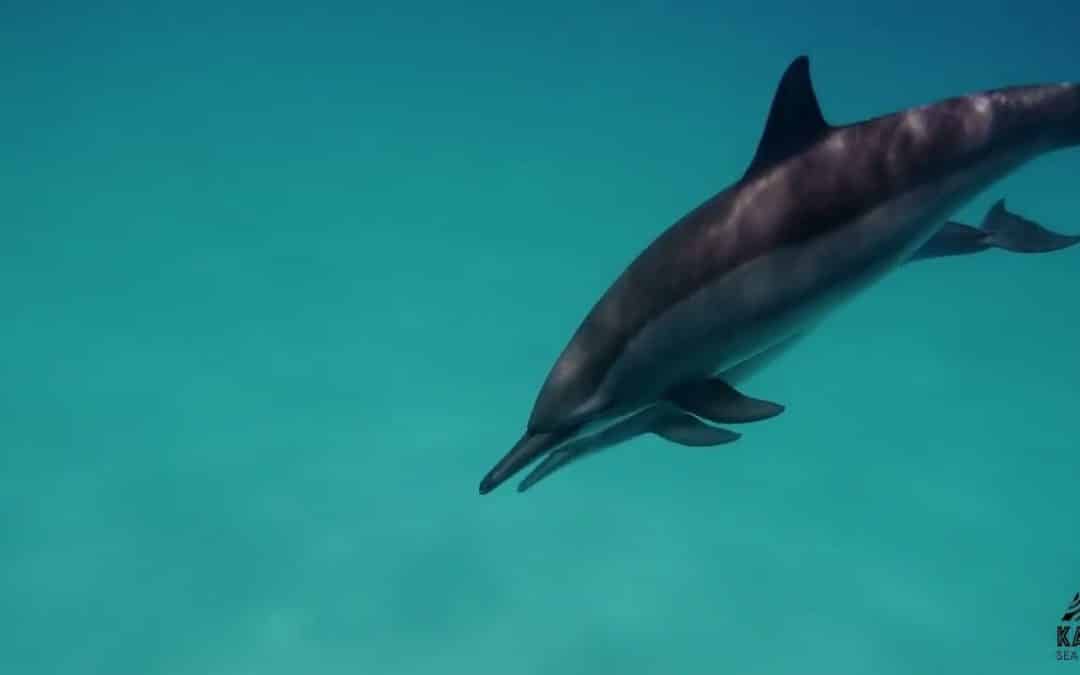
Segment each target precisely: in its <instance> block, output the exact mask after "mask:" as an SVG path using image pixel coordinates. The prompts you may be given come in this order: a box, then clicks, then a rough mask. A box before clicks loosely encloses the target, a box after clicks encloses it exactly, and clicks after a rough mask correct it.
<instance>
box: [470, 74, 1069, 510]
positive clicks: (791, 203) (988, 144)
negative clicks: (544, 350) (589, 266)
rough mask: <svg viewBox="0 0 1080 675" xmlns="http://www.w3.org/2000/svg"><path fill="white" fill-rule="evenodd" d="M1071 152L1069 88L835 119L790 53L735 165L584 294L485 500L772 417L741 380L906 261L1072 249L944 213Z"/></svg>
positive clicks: (1002, 222)
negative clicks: (608, 458) (631, 445)
mask: <svg viewBox="0 0 1080 675" xmlns="http://www.w3.org/2000/svg"><path fill="white" fill-rule="evenodd" d="M1078 144H1080V84H1074V83H1064V84H1048V85H1029V86H1014V87H1006V88H1001V89H995V90H989V91H984V92H979V93H975V94H969V95H966V96H960V97H955V98H950V99H946V100H943V101H940V102H937V103H933V104H929V105H925V106H921V107H917V108H912V109H909V110H905V111H902V112H897V113H893V114H890V115H885V116H882V117H876V118H873V119H870V120H867V121H863V122H859V123H855V124H848V125H831V124H829V123H828V122H827V121H826V119H825V117H824V115H823V113H822V111H821V107H820V105H819V104H818V100H817V96H816V94H815V92H814V87H813V84H812V82H811V78H810V65H809V59H808V58H807V57H805V56H800V57H798V58H797V59H795V60H794V61H793V62H792V63H791V65H790V66H788V68H787V70H786V71H785V73H784V75H783V77H782V78H781V80H780V83H779V86H778V87H777V90H776V93H775V95H774V97H773V101H772V105H771V107H770V110H769V114H768V117H767V119H766V123H765V129H764V132H763V133H762V136H761V140H760V142H759V144H758V148H757V152H756V154H755V155H754V157H753V159H752V161H751V162H750V165H749V167H748V168H747V170H746V172H745V173H744V174H743V175H742V176H741V177H740V178H739V179H738V180H737V181H736V182H735V183H734V184H732V185H730V186H729V187H727V188H725V189H723V190H721V191H720V192H719V193H717V194H715V195H714V196H712V197H711V198H709V199H708V200H706V201H705V202H704V203H702V204H701V205H700V206H698V207H697V208H695V209H694V210H692V211H691V212H689V213H688V214H686V215H685V216H683V217H682V218H681V219H679V220H678V221H677V222H675V224H673V225H672V226H671V227H669V228H668V229H667V230H665V231H664V232H663V233H661V234H660V236H659V237H658V238H657V239H656V240H654V241H653V242H652V243H651V244H650V245H649V246H648V247H647V248H646V249H645V250H644V251H643V252H642V253H641V254H640V255H639V256H638V257H637V258H636V259H635V260H634V261H633V262H631V263H630V265H629V266H628V267H627V268H626V270H625V271H624V272H623V273H622V274H621V275H620V276H619V277H618V278H617V279H616V280H615V282H614V283H613V284H612V285H611V287H610V288H609V289H608V290H607V291H606V292H605V293H604V294H603V295H602V296H601V298H600V299H599V301H597V302H596V304H595V305H594V306H593V308H592V309H591V310H590V312H589V313H588V314H587V316H586V317H585V319H584V321H583V322H582V323H581V325H580V326H579V327H578V329H577V331H576V332H575V333H574V335H573V337H572V338H571V340H570V342H569V344H568V345H567V346H566V348H565V349H564V350H563V352H562V354H561V355H560V356H559V358H558V359H557V360H556V362H555V364H554V366H553V367H552V369H551V371H550V373H549V374H548V376H547V379H546V380H545V381H544V383H543V385H542V387H541V389H540V392H539V394H538V396H537V398H536V402H535V404H534V406H533V409H532V413H531V415H530V417H529V420H528V423H527V425H526V428H525V432H524V434H523V435H522V436H521V438H520V440H518V442H517V443H516V444H515V445H514V446H513V447H512V448H511V450H510V451H509V452H508V453H507V454H506V455H505V456H504V457H503V458H502V459H501V460H500V461H499V462H498V463H497V464H496V465H495V466H494V467H493V468H492V469H491V470H490V471H489V472H488V473H487V475H485V476H484V478H483V480H482V481H481V482H480V493H481V494H486V493H488V492H490V491H492V490H493V489H495V488H496V487H498V486H499V485H500V484H502V483H503V482H505V481H506V480H507V479H508V478H510V477H511V476H513V475H514V474H516V473H517V472H518V471H520V470H522V469H523V468H525V467H526V466H528V465H529V464H531V463H532V462H534V461H535V460H537V459H539V458H540V457H541V456H543V455H545V454H546V455H547V457H546V458H545V460H544V461H543V462H541V464H540V465H539V466H538V467H537V468H536V469H535V470H534V472H533V473H532V474H530V476H529V477H528V478H526V480H525V482H523V483H522V484H521V486H520V487H519V489H528V488H529V487H530V486H531V485H533V484H535V483H536V482H537V481H538V480H540V479H542V478H544V477H545V476H547V475H550V474H551V473H552V472H553V471H555V470H557V469H559V468H560V467H562V466H565V465H567V464H568V463H570V462H572V461H574V460H576V459H579V458H580V457H583V456H586V455H589V454H592V453H594V452H596V451H598V450H602V449H604V448H607V447H611V446H613V445H616V444H619V443H622V442H624V441H627V440H629V439H631V438H634V437H636V436H639V435H642V434H645V433H653V434H656V435H658V436H660V437H662V438H665V439H667V440H669V441H671V442H674V443H677V444H681V445H688V446H714V445H721V444H725V443H730V442H733V441H735V440H737V439H738V438H740V434H738V433H736V432H733V431H730V430H728V429H726V428H723V427H721V426H717V425H730V424H742V423H747V422H757V421H761V420H766V419H769V418H772V417H775V416H776V415H779V414H781V413H782V412H783V411H784V406H783V405H781V404H779V403H774V402H771V401H767V400H763V399H758V398H753V397H751V396H748V395H746V394H744V393H742V392H740V391H739V390H738V389H736V388H735V387H736V385H737V384H739V383H740V382H741V381H743V380H744V379H745V378H747V377H749V376H750V375H752V374H753V373H755V372H757V371H759V370H760V369H761V368H762V367H766V366H767V365H769V364H770V363H771V362H772V361H774V360H775V359H776V357H777V356H778V355H780V354H781V353H783V352H784V351H785V350H787V349H790V348H791V347H792V346H793V345H795V344H796V343H797V342H798V340H799V339H800V338H801V337H802V336H804V335H806V334H807V333H808V332H810V331H811V330H813V328H814V327H815V326H816V325H818V324H819V323H820V322H821V321H822V320H824V319H825V318H826V317H827V316H828V315H829V313H830V312H832V311H833V310H835V309H836V308H837V307H839V306H841V305H843V304H844V303H845V302H846V301H848V300H849V299H850V298H851V297H853V296H854V295H855V294H857V293H860V292H862V291H864V290H866V289H868V288H870V287H871V286H873V285H874V284H875V283H876V282H878V281H880V280H881V279H882V278H883V277H884V276H885V275H886V274H888V273H889V272H891V271H893V270H894V269H896V268H898V267H899V266H901V265H902V264H904V263H906V262H909V261H914V260H925V259H930V258H938V257H947V256H956V255H966V254H973V253H978V252H981V251H985V250H990V249H993V248H999V249H1004V250H1009V251H1017V252H1029V253H1034V252H1043V251H1052V250H1059V249H1062V248H1066V247H1068V246H1071V245H1073V244H1075V243H1077V242H1078V241H1080V237H1070V236H1067V235H1062V234H1058V233H1055V232H1052V231H1050V230H1047V229H1046V228H1043V227H1042V226H1040V225H1038V224H1036V223H1034V222H1033V221H1029V220H1027V219H1025V218H1023V217H1022V216H1019V215H1017V214H1014V213H1012V212H1010V211H1008V209H1007V208H1006V207H1005V204H1004V202H998V203H997V204H995V206H994V208H993V209H991V212H990V213H989V214H988V215H987V217H986V219H984V221H983V223H982V225H981V227H972V226H968V225H964V224H962V223H957V222H954V221H950V220H949V217H950V216H951V214H953V213H954V212H955V211H957V210H959V209H960V208H962V207H963V206H964V205H966V204H967V203H968V202H970V201H971V200H972V199H973V198H974V197H976V196H977V195H979V194H980V193H981V192H983V191H984V190H986V189H987V188H988V187H990V186H991V185H993V184H994V183H996V182H997V181H998V180H1000V179H1001V178H1003V177H1005V176H1006V175H1008V174H1010V173H1012V172H1013V171H1015V170H1017V169H1018V168H1020V167H1021V166H1023V165H1025V164H1026V163H1028V162H1030V161H1031V160H1033V159H1035V158H1037V157H1040V156H1042V155H1044V154H1047V153H1050V152H1053V151H1057V150H1061V149H1064V148H1068V147H1072V146H1075V145H1078Z"/></svg>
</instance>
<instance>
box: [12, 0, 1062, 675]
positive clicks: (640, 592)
mask: <svg viewBox="0 0 1080 675" xmlns="http://www.w3.org/2000/svg"><path fill="white" fill-rule="evenodd" d="M728 5H729V3H684V4H674V3H660V2H642V3H636V4H634V5H633V6H632V7H627V6H624V5H618V4H610V5H601V4H594V5H590V6H584V7H582V6H581V5H580V4H578V3H570V2H554V3H545V4H544V5H542V6H530V7H525V6H521V7H513V8H511V7H506V6H503V5H499V4H495V3H489V4H487V5H482V4H478V3H477V4H470V5H468V6H456V5H443V4H438V3H430V4H426V5H425V4H419V3H413V4H408V5H398V6H391V5H389V4H387V5H385V6H382V7H374V6H370V5H367V4H365V3H360V4H356V3H342V4H341V5H338V6H328V5H319V6H317V7H310V8H301V7H299V6H294V5H288V4H267V3H250V4H248V5H246V6H239V5H232V6H231V7H229V8H227V9H222V8H219V7H218V6H217V5H216V4H213V3H197V4H183V5H156V6H155V5H149V4H143V3H131V4H130V5H123V4H113V5H111V6H109V7H105V8H101V7H99V8H97V9H88V8H87V7H86V6H81V5H78V4H75V3H72V4H68V5H65V4H62V3H55V4H48V3H23V4H21V5H20V4H10V3H9V4H7V5H5V6H4V7H3V8H2V9H0V63H3V64H4V66H3V70H2V72H3V75H4V78H3V82H4V91H3V96H2V98H0V101H2V103H0V120H2V121H3V124H2V125H0V148H2V153H0V178H2V184H3V192H2V194H3V200H2V203H0V223H2V226H3V230H2V232H3V234H2V239H0V243H2V246H0V250H2V253H0V255H2V264H0V302H2V305H0V306H2V307H3V308H4V309H5V314H6V316H7V321H6V322H5V329H4V330H3V331H2V332H0V350H2V354H3V358H2V360H0V380H2V382H3V383H4V386H3V388H2V389H0V428H2V430H3V436H2V438H3V453H2V455H0V457H2V460H3V471H2V472H0V607H2V608H3V612H0V629H2V630H0V636H2V637H0V672H4V673H12V674H15V673H18V674H19V675H37V674H39V673H41V674H45V673H49V674H52V673H72V674H76V673H77V674H80V675H82V674H84V673H103V674H108V675H126V674H128V673H131V674H136V673H138V674H149V673H155V674H157V673H160V674H167V675H219V674H221V675H234V674H245V673H252V674H258V675H277V674H285V673H288V674H293V673H320V674H324V673H325V674H328V675H333V674H337V673H365V674H367V673H371V674H376V673H378V674H380V675H382V674H385V675H397V674H399V673H400V674H406V673H424V674H428V673H477V674H487V673H492V674H499V675H516V674H519V673H520V674H522V675H528V674H540V673H544V674H549V673H567V674H577V673H580V674H583V675H599V674H604V673H619V674H620V675H636V674H644V673H657V674H663V675H673V674H680V675H682V674H687V675H689V674H696V673H702V674H704V673H709V674H711V673H749V674H757V673H761V674H766V673H767V674H770V675H771V674H775V673H829V674H832V673H871V672H873V673H885V674H891V673H913V672H924V673H942V672H979V673H1042V672H1046V673H1050V672H1073V671H1074V670H1076V671H1077V672H1080V670H1078V669H1080V665H1077V664H1075V663H1073V664H1068V663H1058V662H1057V661H1056V658H1055V647H1056V644H1055V641H1054V640H1055V627H1056V625H1057V624H1058V619H1059V618H1060V615H1061V613H1062V612H1063V610H1064V608H1065V606H1066V605H1067V604H1068V600H1069V598H1071V597H1072V596H1073V594H1074V593H1075V592H1076V591H1078V590H1080V545H1078V543H1077V538H1076V537H1077V530H1076V527H1075V523H1074V519H1073V518H1072V513H1073V512H1074V510H1075V504H1076V482H1075V480H1076V470H1077V467H1078V466H1080V455H1078V454H1077V441H1076V437H1075V435H1074V430H1075V420H1076V410H1077V404H1078V402H1080V393H1078V391H1077V388H1076V383H1077V382H1080V353H1078V352H1077V349H1076V344H1077V335H1078V334H1080V308H1078V306H1077V302H1076V294H1077V287H1078V279H1080V253H1078V252H1077V251H1076V250H1075V249H1074V250H1071V251H1066V252H1062V253H1058V254H1050V255H1046V256H1017V255H1008V254H1004V253H998V252H991V253H987V254H985V255H980V256H975V257H972V258H967V259H954V260H941V261H932V262H928V263H922V264H920V265H917V266H913V267H911V268H906V269H902V270H900V271H898V272H897V273H896V274H895V275H894V276H892V277H890V278H889V279H887V280H886V281H885V282H884V283H882V284H881V285H880V286H878V287H875V288H874V289H872V290H871V291H870V292H868V293H867V294H865V295H864V296H861V297H860V298H859V299H857V300H856V301H855V302H854V303H852V304H851V305H850V306H847V307H845V308H844V309H843V310H841V311H840V312H839V313H837V314H836V315H835V316H834V317H832V319H831V320H830V321H829V322H827V323H826V324H824V325H823V326H822V327H821V329H820V330H819V331H818V332H817V333H815V334H814V335H813V336H811V337H810V338H809V339H808V340H806V342H805V343H804V344H802V345H801V346H800V347H799V348H798V349H797V350H795V351H794V352H792V353H791V354H789V355H788V356H787V357H786V358H785V359H784V360H783V361H781V362H778V363H777V365H776V367H775V368H774V369H772V370H769V371H766V372H765V373H763V374H762V375H761V376H759V377H758V378H757V379H756V380H754V381H753V383H751V384H748V385H747V390H748V391H749V392H750V393H752V394H754V395H758V396H762V397H765V398H768V399H771V400H776V401H779V402H782V403H784V404H786V405H787V406H788V411H787V412H786V413H785V414H784V415H782V416H780V417H779V418H777V419H775V420H772V421H769V422H765V423H761V424H759V425H755V426H753V427H747V428H746V429H745V431H746V432H747V433H746V436H745V438H744V439H743V440H741V441H739V442H738V443H735V444H732V445H729V446H726V447H721V448H716V449H691V448H682V447H676V446H672V445H669V444H666V443H664V442H661V441H658V440H655V439H653V438H651V437H650V438H648V439H642V440H639V441H636V442H633V443H631V444H628V445H626V446H623V447H620V448H619V449H617V450H613V451H611V452H610V453H609V454H608V455H606V456H604V457H600V458H596V459H594V460H590V461H586V462H582V463H581V464H580V465H576V466H574V467H573V468H571V469H568V470H567V471H566V472H564V473H560V474H559V475H557V476H556V477H554V478H552V479H550V480H549V481H546V482H545V483H543V484H541V485H540V486H538V488H537V489H535V490H534V491H532V492H530V493H528V494H527V495H518V494H515V493H514V491H513V489H508V488H507V487H504V488H503V489H501V490H499V491H497V492H495V493H493V494H492V495H489V496H487V497H483V498H481V497H479V496H478V495H477V493H476V487H477V484H478V482H479V480H480V478H481V477H482V475H483V474H484V473H485V472H486V471H487V469H488V468H490V466H491V465H492V464H493V463H494V462H495V461H496V460H497V459H498V458H499V457H501V456H502V454H503V453H504V452H505V451H506V450H507V449H508V448H509V446H510V444H511V443H512V442H513V441H514V440H515V439H516V438H517V436H518V435H519V433H520V431H521V429H522V427H523V425H524V422H525V419H526V417H527V415H528V412H529V408H530V406H531V405H532V402H533V397H534V396H535V393H536V389H537V387H538V386H539V384H540V382H541V381H542V379H543V377H544V375H545V374H546V373H547V369H548V367H549V366H550V365H551V363H552V361H553V360H554V358H555V357H556V356H557V355H558V353H559V351H560V350H561V349H562V347H563V346H564V344H565V342H566V340H567V339H568V337H569V335H570V333H571V332H572V331H573V329H574V328H575V327H576V325H577V323H578V322H579V321H580V319H581V318H582V316H583V315H584V313H585V311H586V310H587V309H588V308H589V306H590V305H591V303H592V302H593V300H594V299H595V298H596V297H597V296H598V295H599V294H600V293H601V292H602V291H603V290H604V289H605V288H606V287H607V285H608V284H609V283H610V281H611V280H612V279H613V278H614V277H615V275H617V274H618V273H619V272H620V271H621V269H622V268H623V266H624V265H625V264H626V263H627V262H628V261H629V260H630V259H631V258H632V257H633V256H634V255H635V254H636V253H637V252H638V251H639V250H640V249H641V248H642V247H643V246H645V245H646V244H647V243H648V242H649V241H651V239H652V238H653V237H654V236H656V234H658V233H659V232H660V231H661V230H662V229H663V228H664V227H666V226H667V225H668V224H669V223H670V222H672V221H673V220H674V219H675V218H677V217H678V216H680V215H682V214H683V213H684V212H685V211H686V210H688V209H689V208H691V207H693V206H695V205H696V204H698V203H699V202H700V201H701V200H702V199H703V198H705V197H706V196H708V195H710V194H712V193H713V192H715V191H716V190H718V189H720V188H721V187H723V186H724V185H725V184H726V183H727V182H728V181H730V180H732V179H734V178H735V177H736V176H738V175H739V174H740V173H741V171H742V170H743V168H744V167H745V164H746V163H747V162H748V161H749V158H750V156H751V154H752V152H753V149H754V144H755V143H756V141H757V138H758V135H759V134H760V131H761V126H762V124H763V117H764V114H765V111H766V109H767V106H768V103H769V100H770V99H771V96H772V93H773V88H774V86H775V84H776V81H777V79H778V78H779V76H780V74H781V72H782V71H783V69H784V67H785V66H786V65H787V64H788V62H789V61H790V60H791V59H792V58H793V57H794V56H796V55H798V54H800V53H807V54H809V55H810V56H811V60H812V68H813V72H814V78H815V80H816V84H817V88H818V92H819V96H820V98H821V101H822V105H823V107H824V109H825V112H826V115H827V116H828V118H829V119H830V120H831V121H834V122H848V121H854V120H857V119H861V118H865V117H869V116H874V115H878V114H882V113H886V112H890V111H892V110H895V109H899V108H903V107H907V106H910V105H916V104H921V103H925V102H929V101H932V100H935V99H938V98H942V97H945V96H949V95H953V94H958V93H963V92H967V91H971V90H977V89H983V88H989V87H996V86H1000V85H1004V84H1013V83H1028V82H1045V81H1058V80H1068V79H1080V48H1078V47H1077V46H1076V45H1077V43H1076V26H1077V25H1078V24H1077V18H1078V17H1077V11H1076V10H1075V9H1069V10H1066V9H1062V4H1061V3H1059V2H1057V1H1056V0H1055V1H1051V0H1030V1H1028V2H1023V3H1020V2H1001V1H998V2H991V3H982V4H976V3H971V2H964V3H940V2H924V1H919V2H914V3H904V5H903V6H901V5H900V3H895V4H893V3H889V4H883V3H874V4H871V3H854V2H850V3H845V2H838V1H834V0H819V1H817V2H812V3H803V2H773V3H768V4H760V5H755V4H753V3H742V4H741V5H740V6H738V7H730V6H728ZM1078 172H1080V152H1072V153H1062V154H1059V155H1055V156H1052V157H1049V158H1046V159H1043V160H1041V161H1039V162H1038V163H1036V164H1033V165H1031V166H1030V167H1028V168H1026V169H1024V170H1023V171H1022V172H1020V173H1018V174H1016V175H1015V176H1013V177H1010V178H1009V179H1007V180H1006V181H1005V182H1003V183H1002V184H1000V185H999V186H998V187H997V188H995V190H994V191H993V192H992V193H987V194H985V195H983V196H982V197H980V198H979V200H978V201H976V202H975V203H973V204H972V205H971V206H970V207H969V208H966V209H965V210H964V211H963V212H962V213H961V214H960V216H961V217H962V219H965V220H968V221H977V220H978V219H979V217H980V216H981V215H982V213H983V212H984V211H985V209H986V208H987V207H988V206H989V204H991V203H992V202H993V200H995V199H997V198H998V197H1001V196H1005V197H1007V198H1008V199H1009V204H1010V206H1011V207H1012V208H1014V209H1016V210H1017V211H1020V212H1022V213H1024V214H1026V215H1028V216H1030V217H1032V218H1035V219H1037V220H1039V221H1041V222H1043V223H1045V224H1047V225H1050V226H1052V227H1057V228H1060V229H1062V230H1065V231H1068V232H1080V217H1078V209H1080V205H1078V204H1077V200H1076V197H1075V195H1076V176H1077V175H1078Z"/></svg>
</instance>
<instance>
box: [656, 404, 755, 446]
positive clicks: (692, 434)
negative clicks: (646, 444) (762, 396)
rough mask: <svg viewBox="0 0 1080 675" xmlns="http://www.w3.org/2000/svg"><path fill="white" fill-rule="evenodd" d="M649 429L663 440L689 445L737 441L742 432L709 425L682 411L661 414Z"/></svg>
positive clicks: (720, 443)
mask: <svg viewBox="0 0 1080 675" xmlns="http://www.w3.org/2000/svg"><path fill="white" fill-rule="evenodd" d="M649 431H651V432H652V433H654V434H656V435H657V436H659V437H660V438H663V439H664V440H667V441H671V442H672V443H678V444H679V445H688V446H690V447H705V446H710V445H723V444H724V443H731V442H732V441H737V440H739V438H741V437H742V434H738V433H735V432H734V431H729V430H727V429H721V428H719V427H714V426H710V425H708V424H705V423H704V422H702V421H701V420H699V419H698V418H696V417H694V416H693V415H689V414H687V413H684V412H671V413H669V414H666V415H663V416H662V417H660V418H659V419H658V420H656V422H654V423H653V426H652V428H651V429H649Z"/></svg>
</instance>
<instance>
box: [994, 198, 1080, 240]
mask: <svg viewBox="0 0 1080 675" xmlns="http://www.w3.org/2000/svg"><path fill="white" fill-rule="evenodd" d="M982 231H983V232H985V233H986V234H987V238H986V241H987V243H988V244H989V245H990V246H992V247H995V248H1001V249H1005V250H1006V251H1014V252H1016V253H1046V252H1048V251H1057V250H1060V249H1063V248H1068V247H1069V246H1072V245H1074V244H1077V243H1080V236H1075V235H1067V234H1059V233H1058V232H1054V231H1052V230H1048V229H1046V228H1045V227H1043V226H1042V225H1039V224H1038V223H1036V222H1033V221H1030V220H1028V219H1027V218H1024V217H1023V216H1021V215H1018V214H1016V213H1012V212H1011V211H1009V210H1008V209H1006V208H1005V200H1004V199H1002V200H999V201H998V202H997V203H996V204H994V206H993V208H991V209H990V212H989V213H987V214H986V217H985V218H983V222H982Z"/></svg>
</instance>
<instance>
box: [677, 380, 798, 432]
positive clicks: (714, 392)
mask: <svg viewBox="0 0 1080 675" xmlns="http://www.w3.org/2000/svg"><path fill="white" fill-rule="evenodd" d="M668 400H670V401H671V402H672V403H674V404H675V405H677V406H679V407H680V408H682V409H683V410H685V411H686V412H688V413H692V414H694V415H697V416H698V417H703V418H705V419H707V420H709V421H710V422H717V423H719V424H742V423H745V422H757V421H759V420H765V419H769V418H770V417H776V416H777V415H779V414H780V413H782V412H784V406H782V405H780V404H779V403H773V402H772V401H763V400H761V399H757V398H751V397H749V396H747V395H745V394H741V393H739V392H738V391H737V390H736V389H735V388H734V387H732V386H731V385H730V384H728V383H727V382H725V381H723V380H722V379H720V378H715V377H714V378H711V379H708V380H700V381H698V382H691V383H690V384H686V385H683V386H681V387H679V388H677V389H676V390H675V391H673V392H672V393H671V395H670V396H668Z"/></svg>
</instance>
